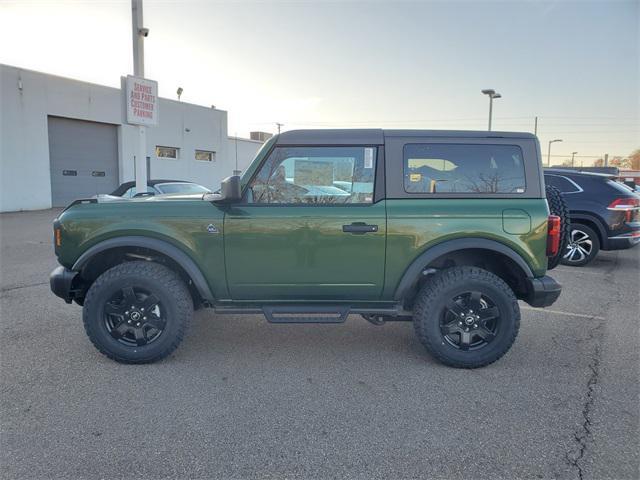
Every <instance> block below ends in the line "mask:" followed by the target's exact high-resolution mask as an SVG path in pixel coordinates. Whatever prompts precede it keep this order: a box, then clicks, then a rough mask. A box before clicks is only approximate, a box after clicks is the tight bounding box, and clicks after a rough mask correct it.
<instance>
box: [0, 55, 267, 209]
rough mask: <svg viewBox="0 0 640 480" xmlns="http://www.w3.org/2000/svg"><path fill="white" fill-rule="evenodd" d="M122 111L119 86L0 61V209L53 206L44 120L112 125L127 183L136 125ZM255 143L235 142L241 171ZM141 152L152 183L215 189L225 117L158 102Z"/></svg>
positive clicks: (224, 153) (222, 166)
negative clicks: (199, 155)
mask: <svg viewBox="0 0 640 480" xmlns="http://www.w3.org/2000/svg"><path fill="white" fill-rule="evenodd" d="M19 82H21V83H22V89H20V88H19ZM123 109H124V103H123V101H122V97H121V94H120V90H119V89H116V88H110V87H104V86H101V85H94V84H90V83H85V82H79V81H76V80H71V79H67V78H62V77H56V76H52V75H47V74H43V73H39V72H33V71H30V70H24V69H19V68H16V67H10V66H6V65H1V64H0V212H5V211H16V210H34V209H43V208H50V207H51V180H50V167H49V139H48V133H47V116H48V115H53V116H60V117H67V118H75V119H79V120H88V121H94V122H104V123H111V124H114V125H118V126H119V128H118V157H119V158H118V165H119V175H120V182H124V181H128V180H133V179H134V178H135V173H134V161H133V155H134V151H135V143H134V142H135V141H136V135H135V128H134V127H132V126H129V125H126V124H123ZM156 145H163V146H171V147H178V148H180V158H179V159H178V160H168V159H159V158H156V156H155V146H156ZM261 145H262V144H261V143H260V142H255V141H252V140H247V139H241V140H239V141H238V163H239V164H240V165H242V166H243V167H241V169H243V168H245V167H246V165H248V163H249V162H250V161H251V160H252V159H253V156H254V155H255V152H256V151H257V150H258V148H259V147H260V146H261ZM196 149H198V150H211V151H215V152H216V160H215V161H214V162H203V161H198V160H195V150H196ZM147 155H148V156H149V157H151V178H170V179H179V180H190V181H194V182H197V183H200V184H202V185H205V186H207V187H210V188H215V189H217V188H218V187H219V185H220V181H221V180H222V179H223V178H225V177H226V176H229V175H231V174H232V172H233V170H234V168H235V141H234V142H233V144H230V140H229V138H228V137H227V112H225V111H223V110H216V109H211V108H206V107H202V106H198V105H192V104H188V103H184V102H177V101H174V100H168V99H162V98H161V99H160V106H159V125H158V126H157V127H151V128H149V129H148V130H147Z"/></svg>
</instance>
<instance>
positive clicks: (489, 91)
mask: <svg viewBox="0 0 640 480" xmlns="http://www.w3.org/2000/svg"><path fill="white" fill-rule="evenodd" d="M481 92H482V93H483V94H485V95H488V96H489V131H491V116H492V115H493V99H494V98H502V95H500V94H499V93H496V91H495V90H493V89H491V88H487V89H486V90H481Z"/></svg>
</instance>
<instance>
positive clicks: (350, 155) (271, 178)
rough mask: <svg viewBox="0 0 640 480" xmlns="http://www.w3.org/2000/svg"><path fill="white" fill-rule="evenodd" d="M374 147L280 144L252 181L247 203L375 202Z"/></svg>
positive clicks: (313, 203) (312, 203)
mask: <svg viewBox="0 0 640 480" xmlns="http://www.w3.org/2000/svg"><path fill="white" fill-rule="evenodd" d="M375 163H376V149H375V148H374V147H277V148H276V149H275V150H274V151H273V152H272V153H271V155H270V156H269V158H268V159H267V161H266V162H265V163H264V164H263V165H262V167H261V169H260V170H259V171H258V173H257V175H256V176H255V177H254V179H253V180H252V182H251V183H250V184H249V191H248V196H247V199H246V200H247V203H254V204H260V203H270V204H304V205H315V204H346V203H360V204H362V203H373V187H374V177H375Z"/></svg>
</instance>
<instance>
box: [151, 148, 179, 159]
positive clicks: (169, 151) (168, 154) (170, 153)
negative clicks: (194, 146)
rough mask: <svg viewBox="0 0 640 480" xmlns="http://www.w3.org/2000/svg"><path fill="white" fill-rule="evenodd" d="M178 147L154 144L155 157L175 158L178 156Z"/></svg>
mask: <svg viewBox="0 0 640 480" xmlns="http://www.w3.org/2000/svg"><path fill="white" fill-rule="evenodd" d="M179 155H180V149H179V148H176V147H161V146H160V145H156V157H158V158H171V159H173V160H177V159H178V158H180V156H179Z"/></svg>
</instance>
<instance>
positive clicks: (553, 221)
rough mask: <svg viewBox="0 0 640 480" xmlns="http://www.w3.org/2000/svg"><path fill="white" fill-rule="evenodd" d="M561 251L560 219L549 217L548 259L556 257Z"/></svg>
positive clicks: (553, 216)
mask: <svg viewBox="0 0 640 480" xmlns="http://www.w3.org/2000/svg"><path fill="white" fill-rule="evenodd" d="M559 250H560V217H558V216H557V215H549V220H548V226H547V257H555V256H556V255H557V254H558V251H559Z"/></svg>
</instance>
